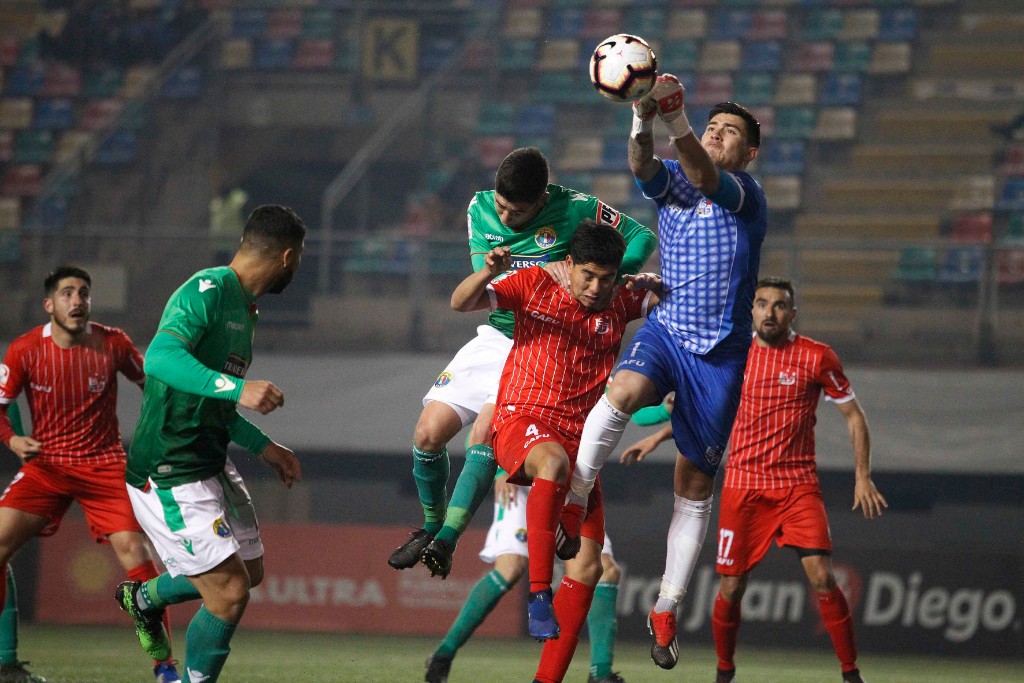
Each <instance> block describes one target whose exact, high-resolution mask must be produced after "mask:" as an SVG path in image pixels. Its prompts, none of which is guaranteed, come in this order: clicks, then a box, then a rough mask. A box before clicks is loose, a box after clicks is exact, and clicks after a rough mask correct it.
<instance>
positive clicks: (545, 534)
mask: <svg viewBox="0 0 1024 683" xmlns="http://www.w3.org/2000/svg"><path fill="white" fill-rule="evenodd" d="M565 492H566V487H564V486H561V485H559V484H556V483H555V482H553V481H549V480H547V479H534V480H533V486H532V487H530V497H529V498H527V500H526V530H527V531H526V550H527V552H528V553H530V591H531V592H534V591H540V590H544V589H545V588H550V587H551V574H552V572H553V571H554V566H555V531H556V530H557V529H558V516H559V513H561V511H562V504H563V503H564V502H565Z"/></svg>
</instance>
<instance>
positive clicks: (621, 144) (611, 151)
mask: <svg viewBox="0 0 1024 683" xmlns="http://www.w3.org/2000/svg"><path fill="white" fill-rule="evenodd" d="M627 144H628V142H627V140H626V138H625V136H622V135H615V136H613V137H610V138H606V139H605V141H604V144H603V145H601V168H602V169H604V170H606V171H618V172H621V171H622V168H623V164H624V163H625V161H626V159H627V158H628V156H627ZM595 180H596V179H595Z"/></svg>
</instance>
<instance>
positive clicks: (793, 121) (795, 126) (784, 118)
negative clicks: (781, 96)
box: [775, 107, 814, 138]
mask: <svg viewBox="0 0 1024 683" xmlns="http://www.w3.org/2000/svg"><path fill="white" fill-rule="evenodd" d="M813 130H814V110H813V109H811V108H810V107H776V108H775V137H777V138H807V137H810V135H811V132H812V131H813Z"/></svg>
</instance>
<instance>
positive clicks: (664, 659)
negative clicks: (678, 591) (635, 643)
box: [647, 610, 679, 669]
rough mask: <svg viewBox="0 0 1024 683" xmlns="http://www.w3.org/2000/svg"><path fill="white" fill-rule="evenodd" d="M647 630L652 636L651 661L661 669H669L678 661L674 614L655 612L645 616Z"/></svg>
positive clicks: (652, 611)
mask: <svg viewBox="0 0 1024 683" xmlns="http://www.w3.org/2000/svg"><path fill="white" fill-rule="evenodd" d="M647 630H648V631H650V633H651V636H653V640H654V642H653V643H651V659H653V660H654V663H655V664H657V665H658V666H660V667H661V668H662V669H671V668H672V667H674V666H675V665H676V662H678V661H679V643H678V642H677V641H676V615H675V612H655V611H654V610H651V613H650V614H648V615H647Z"/></svg>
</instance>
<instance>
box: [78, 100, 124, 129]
mask: <svg viewBox="0 0 1024 683" xmlns="http://www.w3.org/2000/svg"><path fill="white" fill-rule="evenodd" d="M123 108H124V102H123V101H122V100H118V99H107V100H93V101H91V102H88V103H87V104H86V105H85V110H84V112H83V113H82V119H81V121H79V122H78V127H79V128H80V129H81V130H89V131H95V130H100V129H103V128H106V127H107V126H110V125H111V124H113V123H114V121H116V120H117V117H118V116H120V115H121V110H122V109H123Z"/></svg>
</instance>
